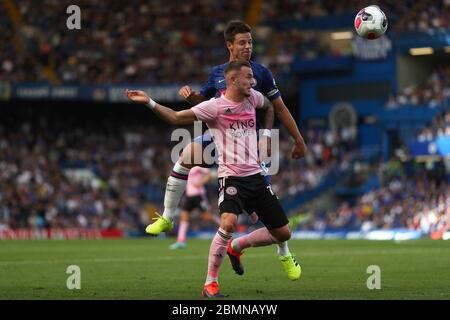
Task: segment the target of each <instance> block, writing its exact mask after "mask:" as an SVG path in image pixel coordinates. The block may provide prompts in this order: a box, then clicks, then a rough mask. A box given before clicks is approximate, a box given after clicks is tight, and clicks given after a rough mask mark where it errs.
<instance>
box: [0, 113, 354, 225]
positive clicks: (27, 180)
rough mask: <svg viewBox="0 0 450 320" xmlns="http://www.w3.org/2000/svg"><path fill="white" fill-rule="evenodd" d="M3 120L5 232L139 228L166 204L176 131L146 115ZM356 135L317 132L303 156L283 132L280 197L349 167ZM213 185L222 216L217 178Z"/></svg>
mask: <svg viewBox="0 0 450 320" xmlns="http://www.w3.org/2000/svg"><path fill="white" fill-rule="evenodd" d="M55 108H56V107H55ZM135 110H137V109H135ZM116 111H117V110H116ZM97 112H98V111H97ZM111 112H112V114H114V111H111ZM99 117H100V118H99ZM1 118H2V121H1V123H0V229H1V228H2V226H3V228H6V227H8V228H24V227H30V228H46V227H62V228H64V227H66V228H67V227H83V228H100V229H108V228H119V229H123V230H133V231H137V232H139V231H142V230H143V228H145V225H146V224H148V223H149V222H150V218H151V216H152V214H153V212H154V211H155V210H158V211H160V210H161V209H162V203H163V196H164V189H165V184H166V181H167V177H168V176H169V174H170V172H171V170H172V167H173V162H172V159H171V148H170V146H171V144H173V145H172V146H174V145H175V144H176V142H171V139H170V135H171V131H172V130H171V129H174V128H170V127H165V128H164V129H162V128H160V127H158V126H157V125H155V124H154V123H152V125H151V126H149V125H148V124H147V125H145V124H144V123H142V120H139V121H137V122H136V121H135V120H133V121H132V122H130V123H129V124H126V123H128V122H129V121H128V120H127V117H126V116H124V117H121V116H118V115H116V116H115V117H113V116H107V115H104V116H103V115H102V116H99V115H98V114H97V115H93V114H86V115H83V114H81V115H80V114H73V113H70V112H67V114H65V113H63V114H62V115H61V114H60V113H59V114H55V112H54V110H53V109H51V107H49V109H46V110H41V109H39V107H35V108H34V109H33V107H30V108H24V107H20V108H19V107H18V108H17V109H16V110H14V111H13V112H11V113H8V112H5V111H4V113H2V114H1ZM354 138H355V137H351V136H349V135H345V134H344V137H340V136H339V135H338V136H336V135H333V134H332V133H331V132H329V131H325V130H322V131H317V130H316V131H313V130H310V131H309V132H307V134H306V136H305V139H306V140H307V141H310V143H309V148H310V150H311V152H310V154H309V155H308V156H307V157H306V158H305V159H303V160H301V161H298V160H289V156H290V150H291V147H292V144H291V139H289V137H288V135H287V133H286V132H282V133H281V137H280V142H281V146H280V159H281V163H280V172H279V173H278V174H276V175H274V176H273V179H272V180H273V187H274V191H275V192H276V193H277V195H278V196H280V198H285V197H289V196H295V195H297V194H299V193H300V192H303V191H307V190H310V189H313V188H315V187H316V186H317V185H318V184H319V183H320V182H321V181H322V179H323V178H324V177H326V175H327V174H328V173H330V172H331V171H332V170H333V171H335V172H341V171H342V170H345V169H346V168H347V167H348V165H349V157H350V155H351V154H350V153H349V152H348V151H349V150H351V149H352V148H354V146H353V141H354ZM208 190H209V192H208V196H209V198H210V199H209V200H210V203H211V204H212V209H213V212H214V213H216V212H217V210H216V208H217V194H216V192H217V183H216V181H213V182H211V184H210V185H209V186H208Z"/></svg>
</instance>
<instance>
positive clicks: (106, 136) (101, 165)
mask: <svg viewBox="0 0 450 320" xmlns="http://www.w3.org/2000/svg"><path fill="white" fill-rule="evenodd" d="M33 116H36V114H35V112H30V117H29V118H25V119H24V118H23V117H22V116H21V117H20V119H18V118H15V117H8V120H6V119H4V118H3V119H2V123H1V125H0V168H1V169H0V225H3V226H4V227H5V226H7V227H11V228H23V227H33V228H45V227H86V228H101V229H108V228H119V229H127V230H137V229H139V230H142V227H143V226H144V225H146V224H147V223H148V221H149V220H148V212H147V211H146V204H148V203H149V202H150V200H152V199H153V198H154V197H155V194H161V193H162V192H163V190H162V189H161V186H162V185H163V183H164V184H165V181H166V179H167V174H168V172H169V170H170V169H171V165H170V164H171V161H170V154H168V152H167V141H168V140H170V136H169V133H166V131H157V130H158V129H157V128H155V127H144V126H138V125H133V126H132V127H131V126H118V123H117V121H109V120H108V119H104V120H102V121H98V119H97V121H95V120H89V119H80V118H78V119H77V118H72V119H64V118H59V119H56V120H55V119H53V120H51V119H49V118H46V117H39V118H38V119H33V118H32V117H33ZM80 123H83V125H80ZM18 124H20V125H18ZM154 136H158V137H160V139H148V137H154Z"/></svg>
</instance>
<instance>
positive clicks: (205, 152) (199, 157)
mask: <svg viewBox="0 0 450 320" xmlns="http://www.w3.org/2000/svg"><path fill="white" fill-rule="evenodd" d="M215 156H216V154H215V144H214V142H213V140H212V136H211V135H210V134H209V133H206V134H204V135H201V136H198V137H196V138H194V139H193V140H192V142H191V143H190V144H189V145H187V146H186V147H185V148H184V149H183V154H182V156H181V162H182V164H183V163H185V162H187V163H189V164H190V165H191V167H193V166H200V167H204V168H210V167H212V166H214V165H215V162H216V161H215Z"/></svg>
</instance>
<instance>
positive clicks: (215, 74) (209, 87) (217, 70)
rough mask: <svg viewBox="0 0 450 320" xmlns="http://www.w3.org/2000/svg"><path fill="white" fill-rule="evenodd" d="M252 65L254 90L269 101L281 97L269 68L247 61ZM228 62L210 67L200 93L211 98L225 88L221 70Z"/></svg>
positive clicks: (218, 94) (222, 91)
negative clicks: (206, 80) (254, 81)
mask: <svg viewBox="0 0 450 320" xmlns="http://www.w3.org/2000/svg"><path fill="white" fill-rule="evenodd" d="M249 62H250V65H251V66H252V71H253V77H254V78H255V80H256V85H255V86H254V87H253V89H255V90H256V91H259V92H261V93H262V94H263V95H264V96H266V97H267V98H268V99H269V100H270V101H272V100H275V99H276V98H278V97H281V93H280V91H279V90H278V88H277V84H276V83H275V79H274V78H273V75H272V72H270V70H269V69H267V68H266V67H264V66H263V65H260V64H259V63H256V62H253V61H249ZM227 64H228V63H224V64H221V65H218V66H215V67H213V68H212V70H211V73H210V74H209V77H208V82H207V83H206V84H205V85H203V86H202V88H201V90H200V94H201V95H202V96H203V97H205V98H207V99H211V98H213V97H218V96H220V95H221V94H222V93H224V92H225V90H226V89H227V84H226V81H225V76H224V74H223V70H224V69H225V67H226V66H227Z"/></svg>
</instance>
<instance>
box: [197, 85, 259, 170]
mask: <svg viewBox="0 0 450 320" xmlns="http://www.w3.org/2000/svg"><path fill="white" fill-rule="evenodd" d="M263 105H264V97H263V95H262V94H261V93H260V92H258V91H256V90H253V89H251V95H250V97H248V98H245V99H244V100H243V101H242V102H233V101H230V100H228V99H227V98H225V96H224V95H222V96H221V97H220V98H212V99H210V100H208V101H204V102H202V103H200V104H198V105H196V106H195V107H192V108H191V110H192V111H194V113H195V115H196V117H197V119H198V120H200V121H203V122H205V123H206V124H207V125H208V128H209V129H210V132H211V134H212V136H213V139H214V144H215V145H216V151H217V155H218V159H219V170H218V173H217V176H218V177H229V176H235V177H236V176H238V177H246V176H250V175H253V174H256V173H258V172H261V167H260V165H259V157H258V146H257V139H256V135H257V132H256V110H255V108H262V107H263Z"/></svg>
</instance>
